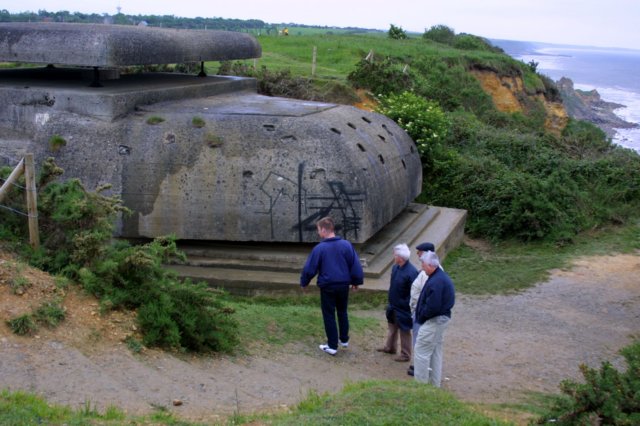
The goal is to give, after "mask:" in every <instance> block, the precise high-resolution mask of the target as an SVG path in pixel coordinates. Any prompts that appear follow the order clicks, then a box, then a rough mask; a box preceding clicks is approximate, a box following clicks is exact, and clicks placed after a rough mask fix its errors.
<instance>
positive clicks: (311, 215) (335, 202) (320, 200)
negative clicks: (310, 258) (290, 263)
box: [258, 163, 366, 242]
mask: <svg viewBox="0 0 640 426" xmlns="http://www.w3.org/2000/svg"><path fill="white" fill-rule="evenodd" d="M303 178H304V163H300V164H299V166H298V176H297V179H296V180H294V179H291V178H289V177H287V176H285V175H283V174H279V173H276V172H273V171H271V172H269V174H268V175H267V177H266V178H265V179H264V181H263V182H262V183H261V184H260V190H261V191H262V192H263V193H264V194H265V195H266V196H267V198H268V199H269V203H268V206H269V207H268V209H267V211H261V212H258V213H263V214H268V215H269V216H270V225H271V238H272V239H275V227H274V213H275V212H276V210H277V209H293V208H295V209H297V211H296V215H297V216H296V223H295V224H294V225H293V226H292V228H291V230H292V231H294V232H297V233H298V241H300V242H303V241H304V233H305V232H315V230H316V225H315V223H316V221H317V220H318V219H321V218H323V217H325V216H331V217H333V219H334V221H335V222H336V232H339V233H340V234H341V235H342V236H343V237H344V238H350V237H353V238H355V239H357V238H358V231H359V230H360V224H361V220H362V218H361V217H360V213H359V212H360V211H362V208H361V203H363V202H364V201H365V199H366V193H365V192H363V191H362V190H360V189H357V188H356V189H354V188H349V187H348V186H347V185H346V184H345V183H344V182H342V181H338V180H325V185H323V190H322V191H321V192H320V193H313V192H310V191H309V190H307V189H306V188H305V186H304V185H303Z"/></svg>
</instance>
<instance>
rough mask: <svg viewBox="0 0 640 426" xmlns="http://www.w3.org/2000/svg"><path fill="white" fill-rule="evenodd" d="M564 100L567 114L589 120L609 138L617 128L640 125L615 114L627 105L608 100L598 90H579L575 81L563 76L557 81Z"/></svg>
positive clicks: (578, 118) (629, 127) (630, 127)
mask: <svg viewBox="0 0 640 426" xmlns="http://www.w3.org/2000/svg"><path fill="white" fill-rule="evenodd" d="M556 85H557V86H558V90H559V91H560V95H561V96H562V102H563V104H564V106H565V109H566V110H567V114H569V116H570V117H571V118H575V119H576V120H584V121H589V122H591V123H593V124H595V125H596V126H598V127H599V128H600V129H602V131H604V132H605V133H606V134H607V136H608V137H609V138H613V137H614V136H615V134H616V129H632V128H635V127H639V125H638V124H637V123H630V122H628V121H625V120H623V119H622V118H620V117H619V116H617V115H616V114H615V110H616V109H618V108H624V107H625V105H622V104H618V103H615V102H608V101H605V100H603V99H602V98H601V97H600V94H599V93H598V91H597V90H595V89H594V90H590V91H585V90H579V89H575V88H574V87H573V81H571V79H569V78H567V77H562V78H561V79H560V80H558V81H557V82H556Z"/></svg>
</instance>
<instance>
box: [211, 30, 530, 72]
mask: <svg viewBox="0 0 640 426" xmlns="http://www.w3.org/2000/svg"><path fill="white" fill-rule="evenodd" d="M289 30H290V34H291V28H290V29H289ZM307 34H308V35H299V36H288V37H283V36H278V37H276V36H272V35H271V36H267V35H262V36H258V37H257V38H256V39H257V40H258V42H259V43H260V45H261V46H262V57H261V58H260V59H258V60H257V64H258V67H261V66H266V67H267V68H268V69H269V70H271V71H279V70H282V69H290V70H291V73H292V74H293V75H294V76H303V77H310V76H311V63H312V57H313V48H314V47H316V49H317V56H316V76H315V77H316V78H317V79H320V80H322V79H336V80H340V81H346V78H347V75H348V74H349V73H350V72H352V71H353V70H354V66H355V64H356V63H358V62H359V61H360V60H361V59H364V58H365V57H366V56H367V54H368V53H369V52H370V51H373V52H374V55H375V57H376V58H378V60H381V59H382V58H385V57H387V56H397V57H405V58H407V60H408V61H409V62H411V61H413V60H414V59H416V58H424V57H428V56H438V57H441V58H443V60H445V61H446V62H449V63H454V62H459V63H464V64H468V63H482V64H484V65H485V66H488V67H490V68H494V69H496V70H498V71H500V72H502V73H505V74H511V73H512V72H513V70H514V69H516V68H519V67H520V63H519V62H518V61H516V60H514V59H512V58H510V57H508V56H506V55H499V54H495V53H492V52H486V51H461V50H458V49H453V48H451V47H449V46H445V45H441V44H439V43H434V42H431V41H428V40H424V39H422V38H408V39H406V40H391V39H389V38H387V37H386V33H366V34H365V33H359V34H352V33H349V32H344V33H341V34H337V33H336V34H326V33H325V34H318V33H315V34H313V33H311V32H309V33H307ZM382 34H384V36H382ZM243 62H246V64H247V65H251V66H252V65H253V60H252V59H251V60H247V61H243ZM516 64H517V65H516ZM206 67H207V72H208V73H215V72H216V71H217V69H218V67H219V63H218V62H208V63H207V64H206Z"/></svg>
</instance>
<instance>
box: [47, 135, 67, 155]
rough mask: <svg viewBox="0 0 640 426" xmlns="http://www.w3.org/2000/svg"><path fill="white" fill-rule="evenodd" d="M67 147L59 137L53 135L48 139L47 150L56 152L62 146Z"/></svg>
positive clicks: (63, 139) (65, 142)
mask: <svg viewBox="0 0 640 426" xmlns="http://www.w3.org/2000/svg"><path fill="white" fill-rule="evenodd" d="M66 145H67V141H66V140H65V138H63V137H62V136H60V135H53V136H51V137H50V138H49V149H51V151H53V152H56V151H58V150H59V149H60V148H62V147H63V146H66Z"/></svg>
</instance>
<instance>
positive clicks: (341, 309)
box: [300, 216, 364, 355]
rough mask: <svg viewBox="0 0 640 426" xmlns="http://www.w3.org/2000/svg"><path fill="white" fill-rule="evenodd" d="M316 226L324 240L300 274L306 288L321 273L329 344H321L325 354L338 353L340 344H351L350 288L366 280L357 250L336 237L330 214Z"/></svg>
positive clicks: (321, 299) (354, 288) (319, 284)
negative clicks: (348, 309)
mask: <svg viewBox="0 0 640 426" xmlns="http://www.w3.org/2000/svg"><path fill="white" fill-rule="evenodd" d="M316 227H317V230H318V235H319V236H320V238H321V239H322V240H321V241H320V243H318V245H316V246H315V247H314V248H313V250H312V251H311V254H310V255H309V257H308V258H307V261H306V263H305V265H304V268H303V269H302V274H301V275H300V287H302V289H303V290H304V289H305V288H306V287H307V286H308V285H309V283H310V282H311V279H312V278H313V277H315V276H316V275H317V276H318V280H317V284H318V287H319V288H320V306H321V309H322V319H323V321H324V330H325V333H326V335H327V343H324V344H321V345H320V346H319V347H320V350H322V351H324V352H325V353H327V354H329V355H335V354H336V353H338V344H340V346H341V347H343V348H347V347H348V346H349V316H348V313H347V306H348V304H349V287H351V288H352V289H353V290H357V289H358V286H360V285H362V283H363V282H364V273H363V271H362V265H361V264H360V258H359V257H358V253H356V251H355V249H354V248H353V246H352V245H351V243H350V242H349V241H347V240H344V239H342V238H341V237H338V236H336V234H335V224H334V222H333V219H332V218H331V217H328V216H327V217H324V218H322V219H320V220H319V221H318V222H317V223H316ZM336 313H337V316H338V324H337V325H336ZM338 326H339V329H338Z"/></svg>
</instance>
